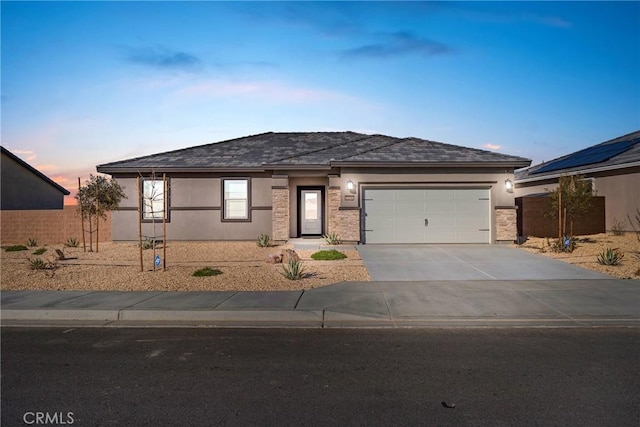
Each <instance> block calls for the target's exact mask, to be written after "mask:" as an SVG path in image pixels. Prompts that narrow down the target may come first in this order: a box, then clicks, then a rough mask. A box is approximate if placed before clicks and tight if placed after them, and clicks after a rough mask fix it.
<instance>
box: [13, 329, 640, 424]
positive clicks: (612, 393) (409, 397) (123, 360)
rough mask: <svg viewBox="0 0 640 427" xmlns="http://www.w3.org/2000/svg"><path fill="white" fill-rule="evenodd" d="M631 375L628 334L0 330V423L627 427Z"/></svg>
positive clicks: (632, 343) (639, 394)
mask: <svg viewBox="0 0 640 427" xmlns="http://www.w3.org/2000/svg"><path fill="white" fill-rule="evenodd" d="M639 369H640V329H638V328H611V327H610V328H534V329H525V328H510V329H491V328H468V329H392V330H373V329H330V330H323V329H259V330H256V329H208V328H207V329H205V328H202V329H194V328H191V329H166V328H165V329H153V328H146V329H145V328H138V329H128V328H96V329H93V328H72V327H69V328H3V329H2V397H1V399H2V425H3V426H17V425H25V421H27V422H28V423H29V422H31V424H32V425H33V424H34V423H33V422H32V421H34V420H35V417H36V416H37V414H38V413H40V414H43V415H42V416H43V417H44V416H45V415H48V416H49V417H50V419H53V417H54V414H56V415H55V417H56V420H57V421H63V422H64V423H66V424H73V425H93V426H97V425H100V426H103V425H127V426H132V425H136V426H143V425H153V426H164V425H238V426H240V425H241V426H246V425H296V426H298V425H341V426H343V425H365V424H366V425H385V426H386V425H456V426H461V425H462V426H464V425H470V426H475V425H491V426H500V425H510V426H511V425H518V426H528V425H581V426H609V425H611V426H626V425H628V426H637V425H640V375H639ZM43 419H45V418H43ZM64 423H60V422H58V424H64Z"/></svg>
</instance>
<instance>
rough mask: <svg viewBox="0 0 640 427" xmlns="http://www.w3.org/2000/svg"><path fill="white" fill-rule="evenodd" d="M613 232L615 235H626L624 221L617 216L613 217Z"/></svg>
mask: <svg viewBox="0 0 640 427" xmlns="http://www.w3.org/2000/svg"><path fill="white" fill-rule="evenodd" d="M611 232H612V233H613V235H614V236H623V235H624V223H623V222H622V221H619V220H618V219H617V218H614V219H613V224H612V225H611Z"/></svg>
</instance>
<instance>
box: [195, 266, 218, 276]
mask: <svg viewBox="0 0 640 427" xmlns="http://www.w3.org/2000/svg"><path fill="white" fill-rule="evenodd" d="M218 274H222V271H220V270H218V269H217V268H215V269H214V268H211V267H205V268H201V269H200V270H196V271H194V272H193V277H207V276H217V275H218Z"/></svg>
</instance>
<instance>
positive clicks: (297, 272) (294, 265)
mask: <svg viewBox="0 0 640 427" xmlns="http://www.w3.org/2000/svg"><path fill="white" fill-rule="evenodd" d="M282 275H283V276H284V277H285V278H287V279H289V280H300V279H303V278H304V276H305V274H304V265H302V262H301V261H296V260H294V259H290V260H289V262H288V263H287V264H283V265H282Z"/></svg>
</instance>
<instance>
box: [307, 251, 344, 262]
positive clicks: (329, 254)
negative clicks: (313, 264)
mask: <svg viewBox="0 0 640 427" xmlns="http://www.w3.org/2000/svg"><path fill="white" fill-rule="evenodd" d="M346 257H347V256H346V255H345V254H344V253H342V252H340V251H337V250H335V249H331V250H323V251H318V252H316V253H314V254H313V255H311V258H312V259H314V260H316V261H320V260H322V261H333V260H337V259H345V258H346Z"/></svg>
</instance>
